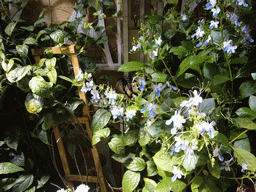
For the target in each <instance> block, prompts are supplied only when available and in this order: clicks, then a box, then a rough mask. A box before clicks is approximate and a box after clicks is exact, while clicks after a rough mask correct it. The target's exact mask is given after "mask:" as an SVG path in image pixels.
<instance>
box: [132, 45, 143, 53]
mask: <svg viewBox="0 0 256 192" xmlns="http://www.w3.org/2000/svg"><path fill="white" fill-rule="evenodd" d="M140 46H141V43H138V44H137V45H133V46H132V49H131V50H130V52H133V51H136V50H137V49H138V48H140Z"/></svg>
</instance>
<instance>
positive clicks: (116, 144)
mask: <svg viewBox="0 0 256 192" xmlns="http://www.w3.org/2000/svg"><path fill="white" fill-rule="evenodd" d="M108 146H109V148H110V149H111V150H112V151H114V152H115V153H117V154H121V155H122V154H124V153H125V147H124V143H123V140H122V138H120V136H115V137H113V138H112V139H111V141H110V142H109V143H108Z"/></svg>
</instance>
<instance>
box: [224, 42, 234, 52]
mask: <svg viewBox="0 0 256 192" xmlns="http://www.w3.org/2000/svg"><path fill="white" fill-rule="evenodd" d="M231 43H232V40H228V41H224V42H223V50H224V51H227V50H228V49H229V47H230V46H231Z"/></svg>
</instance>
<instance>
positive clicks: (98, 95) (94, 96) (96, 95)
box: [91, 87, 100, 102]
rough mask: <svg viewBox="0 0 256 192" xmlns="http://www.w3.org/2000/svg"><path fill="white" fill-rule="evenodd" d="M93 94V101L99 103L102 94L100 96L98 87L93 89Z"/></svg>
mask: <svg viewBox="0 0 256 192" xmlns="http://www.w3.org/2000/svg"><path fill="white" fill-rule="evenodd" d="M91 94H92V101H93V102H98V100H99V99H100V94H99V92H98V90H97V89H96V87H93V90H91Z"/></svg>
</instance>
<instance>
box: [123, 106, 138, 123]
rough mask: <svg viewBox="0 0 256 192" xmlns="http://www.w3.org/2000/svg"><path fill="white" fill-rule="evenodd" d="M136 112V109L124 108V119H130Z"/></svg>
mask: <svg viewBox="0 0 256 192" xmlns="http://www.w3.org/2000/svg"><path fill="white" fill-rule="evenodd" d="M136 112H137V111H136V110H131V109H126V111H125V117H126V121H129V120H130V119H132V118H133V117H134V116H135V115H136Z"/></svg>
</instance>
